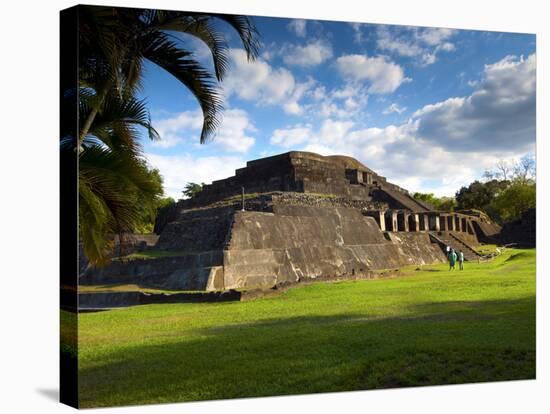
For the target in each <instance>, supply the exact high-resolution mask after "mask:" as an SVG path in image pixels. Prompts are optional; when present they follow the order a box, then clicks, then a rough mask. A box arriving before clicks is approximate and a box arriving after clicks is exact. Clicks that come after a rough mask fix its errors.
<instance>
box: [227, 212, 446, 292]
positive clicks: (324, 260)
mask: <svg viewBox="0 0 550 414" xmlns="http://www.w3.org/2000/svg"><path fill="white" fill-rule="evenodd" d="M444 260H445V256H444V253H443V251H442V250H441V248H440V247H439V245H438V244H436V243H432V242H431V240H430V238H429V235H428V234H427V233H409V234H399V236H394V238H393V239H391V238H387V237H386V236H385V235H384V233H383V232H381V231H380V229H379V227H378V224H377V223H376V221H375V220H374V219H373V218H371V217H364V216H363V215H362V214H361V213H360V211H358V210H357V209H353V208H341V207H339V208H315V207H298V206H290V205H281V206H274V213H258V212H237V213H236V214H235V222H234V224H233V226H232V232H231V237H230V241H229V244H228V249H227V250H226V251H224V285H225V288H226V289H227V288H239V287H245V288H253V287H266V286H272V285H275V284H278V283H283V282H296V281H300V280H304V279H315V278H318V277H339V276H343V275H353V274H360V273H365V272H369V271H372V270H377V269H388V268H397V267H400V266H403V265H408V264H425V263H434V262H438V261H444Z"/></svg>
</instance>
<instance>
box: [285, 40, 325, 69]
mask: <svg viewBox="0 0 550 414" xmlns="http://www.w3.org/2000/svg"><path fill="white" fill-rule="evenodd" d="M281 53H282V55H283V61H284V62H285V63H286V64H287V65H294V66H302V67H307V66H317V65H319V64H321V63H323V62H325V61H326V60H328V59H330V58H331V57H332V47H331V46H330V44H328V43H326V42H323V41H320V40H317V41H315V42H311V43H308V44H306V45H303V46H302V45H286V46H285V47H283V50H282V51H281Z"/></svg>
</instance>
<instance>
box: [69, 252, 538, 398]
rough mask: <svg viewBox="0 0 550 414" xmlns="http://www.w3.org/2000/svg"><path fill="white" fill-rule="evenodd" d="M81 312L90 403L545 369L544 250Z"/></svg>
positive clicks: (83, 379)
mask: <svg viewBox="0 0 550 414" xmlns="http://www.w3.org/2000/svg"><path fill="white" fill-rule="evenodd" d="M446 269H447V266H446V265H438V266H428V267H424V268H423V269H422V270H420V271H415V270H407V271H405V272H401V273H402V276H401V277H398V278H392V279H379V280H370V281H349V282H340V283H317V284H312V285H307V286H302V287H297V288H294V289H290V290H288V291H287V292H285V293H283V294H281V295H280V296H277V297H272V298H269V299H261V300H256V301H250V302H231V303H208V304H207V303H201V304H171V305H150V306H139V307H133V308H127V309H121V310H113V311H108V312H99V313H89V314H81V315H80V316H79V346H80V352H79V356H78V358H79V364H80V367H79V369H80V379H79V387H80V392H81V405H82V406H83V407H96V406H110V405H127V404H145V403H162V402H174V401H192V400H208V399H220V398H235V397H250V396H267V395H282V394H300V393H316V392H329V391H343V390H360V389H373V388H388V387H401V386H418V385H431V384H453V383H463V382H478V381H494V380H510V379H527V378H534V376H535V251H534V250H515V249H507V250H506V252H505V253H504V254H503V255H502V256H500V257H498V258H497V259H495V260H494V261H492V262H489V263H482V264H473V263H472V264H469V263H466V270H464V271H462V272H459V271H454V272H448V271H447V270H446Z"/></svg>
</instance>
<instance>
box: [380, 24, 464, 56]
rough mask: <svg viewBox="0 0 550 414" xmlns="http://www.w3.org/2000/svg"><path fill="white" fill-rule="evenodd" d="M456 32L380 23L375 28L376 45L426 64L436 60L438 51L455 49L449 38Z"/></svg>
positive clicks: (444, 29)
mask: <svg viewBox="0 0 550 414" xmlns="http://www.w3.org/2000/svg"><path fill="white" fill-rule="evenodd" d="M456 33H457V31H456V30H454V29H446V28H431V27H424V28H422V27H398V26H385V25H381V26H379V27H378V29H377V39H376V45H377V47H378V48H379V49H381V50H385V51H389V52H391V53H395V54H397V55H399V56H405V57H410V58H414V59H415V60H416V61H417V63H418V64H420V65H423V66H427V65H431V64H433V63H435V62H436V61H437V55H438V53H439V52H441V51H443V52H452V51H454V50H455V45H454V44H453V43H451V42H450V41H449V39H450V38H452V37H453V36H454V35H455V34H456Z"/></svg>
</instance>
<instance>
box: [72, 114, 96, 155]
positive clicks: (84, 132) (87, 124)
mask: <svg viewBox="0 0 550 414" xmlns="http://www.w3.org/2000/svg"><path fill="white" fill-rule="evenodd" d="M98 112H99V111H98V109H97V107H95V108H94V109H92V111H91V112H90V113H89V114H88V118H86V122H84V125H83V126H82V129H81V130H80V134H79V136H78V147H77V148H78V152H80V151H81V149H80V147H81V146H82V142H83V141H84V138H85V137H86V135H88V132H89V131H90V128H91V127H92V124H93V122H94V119H95V117H96V115H97V113H98Z"/></svg>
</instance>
